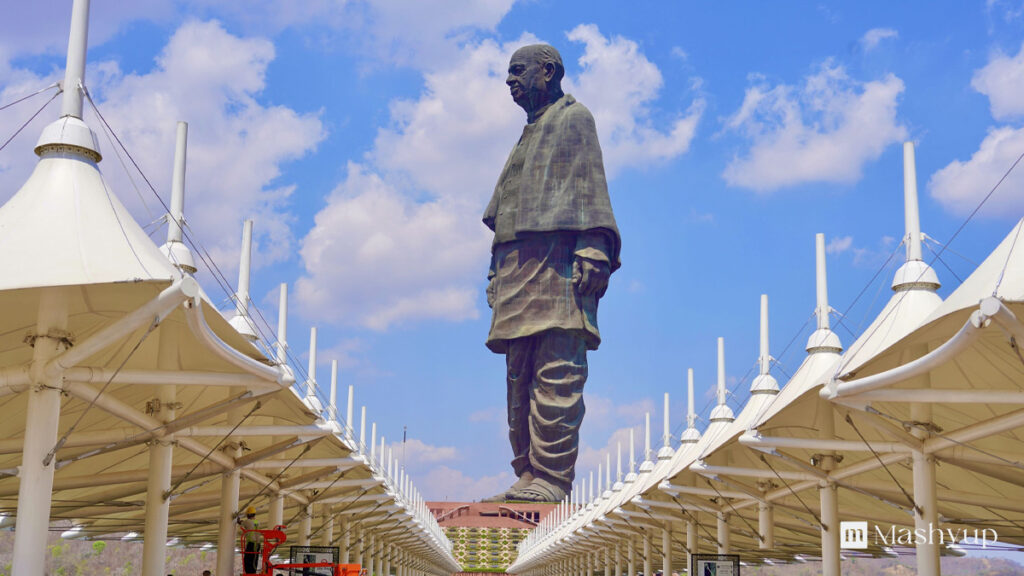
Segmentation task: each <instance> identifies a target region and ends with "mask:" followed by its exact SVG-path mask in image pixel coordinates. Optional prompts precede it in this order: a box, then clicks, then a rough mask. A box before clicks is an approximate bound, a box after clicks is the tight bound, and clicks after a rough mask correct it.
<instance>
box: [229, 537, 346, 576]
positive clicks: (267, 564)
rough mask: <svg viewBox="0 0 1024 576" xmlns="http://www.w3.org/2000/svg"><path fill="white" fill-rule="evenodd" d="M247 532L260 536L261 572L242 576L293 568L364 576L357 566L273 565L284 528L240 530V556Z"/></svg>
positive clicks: (264, 575) (267, 574) (269, 575)
mask: <svg viewBox="0 0 1024 576" xmlns="http://www.w3.org/2000/svg"><path fill="white" fill-rule="evenodd" d="M249 532H256V533H258V534H260V535H261V536H262V538H261V539H262V540H263V548H262V549H261V551H260V556H261V559H262V560H263V561H262V562H261V563H260V566H261V570H262V571H261V572H257V573H254V574H250V573H243V574H242V576H277V574H278V572H276V571H277V570H282V571H288V570H291V569H293V568H330V569H331V576H366V570H363V569H362V567H361V566H360V565H359V564H335V563H333V562H313V563H306V564H302V563H295V564H274V563H273V562H271V561H270V557H271V555H273V554H274V550H275V549H277V547H278V546H280V545H281V544H283V543H284V541H285V540H287V539H288V538H287V536H285V535H284V526H283V525H277V526H274V529H273V530H246V529H244V528H243V529H242V536H241V537H240V544H241V546H240V548H239V549H240V550H242V554H245V553H246V552H245V540H246V538H245V536H246V534H248V533H249Z"/></svg>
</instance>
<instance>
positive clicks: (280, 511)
mask: <svg viewBox="0 0 1024 576" xmlns="http://www.w3.org/2000/svg"><path fill="white" fill-rule="evenodd" d="M282 524H284V494H281V493H280V492H278V493H277V494H274V495H273V496H272V497H271V498H270V526H268V528H273V527H275V526H280V525H282Z"/></svg>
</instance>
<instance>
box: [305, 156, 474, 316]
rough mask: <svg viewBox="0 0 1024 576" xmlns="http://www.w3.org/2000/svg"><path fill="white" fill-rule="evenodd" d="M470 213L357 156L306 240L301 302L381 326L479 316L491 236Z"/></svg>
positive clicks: (312, 309)
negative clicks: (374, 169) (405, 191)
mask: <svg viewBox="0 0 1024 576" xmlns="http://www.w3.org/2000/svg"><path fill="white" fill-rule="evenodd" d="M468 218H469V213H468V211H467V210H465V209H461V210H460V209H459V206H457V205H455V204H454V203H452V202H450V201H446V200H443V199H442V200H437V201H433V202H425V203H417V202H416V201H415V200H413V199H411V198H409V197H407V196H403V195H401V194H400V193H399V192H398V191H397V190H396V189H395V188H394V187H392V186H391V185H390V184H388V183H387V182H385V181H384V180H383V179H382V178H381V177H380V176H378V175H377V174H373V173H368V172H367V171H366V170H365V169H364V168H363V167H362V166H360V165H358V164H350V165H349V169H348V177H347V178H346V180H345V181H344V182H343V183H342V184H341V185H339V186H338V188H337V189H335V191H334V192H333V193H332V194H331V196H330V198H329V199H328V205H327V207H326V208H324V209H323V210H322V211H320V213H318V214H317V215H316V225H315V226H314V228H313V230H311V231H310V233H309V234H308V235H307V236H306V238H305V239H304V240H303V243H302V249H301V252H300V253H301V255H302V259H303V263H304V264H305V267H306V270H307V274H306V275H305V276H303V277H302V278H300V279H299V280H298V282H296V286H295V288H296V297H297V300H298V304H299V307H300V310H302V311H304V313H305V314H306V315H308V316H310V317H317V318H319V319H321V320H322V321H327V322H340V323H350V324H360V325H363V326H366V327H368V328H371V329H374V330H385V329H387V328H388V327H389V326H391V325H392V324H393V323H396V322H399V321H401V320H422V319H428V318H431V319H433V318H443V319H448V320H462V319H467V318H475V317H476V316H477V314H478V312H477V310H476V307H475V300H476V298H477V296H478V294H477V291H476V286H477V285H478V284H479V281H478V278H477V277H479V278H483V277H484V276H485V275H486V272H487V271H486V268H485V266H486V262H487V238H486V234H485V229H484V227H483V225H482V224H475V225H469V224H467V222H466V220H467V219H468ZM474 265H476V266H478V267H479V268H480V269H479V270H476V269H475V266H474Z"/></svg>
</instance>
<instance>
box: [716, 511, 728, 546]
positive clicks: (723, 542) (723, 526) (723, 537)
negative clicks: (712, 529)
mask: <svg viewBox="0 0 1024 576" xmlns="http://www.w3.org/2000/svg"><path fill="white" fill-rule="evenodd" d="M729 536H730V533H729V515H728V514H726V513H725V512H721V511H720V512H718V553H719V554H728V553H729Z"/></svg>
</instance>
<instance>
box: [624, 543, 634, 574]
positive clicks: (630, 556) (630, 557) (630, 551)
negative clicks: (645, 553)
mask: <svg viewBox="0 0 1024 576" xmlns="http://www.w3.org/2000/svg"><path fill="white" fill-rule="evenodd" d="M626 542H627V543H626V546H628V548H627V549H626V554H627V556H626V570H627V571H628V572H629V576H636V538H635V536H633V535H630V536H629V538H628V539H627V541H626Z"/></svg>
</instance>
